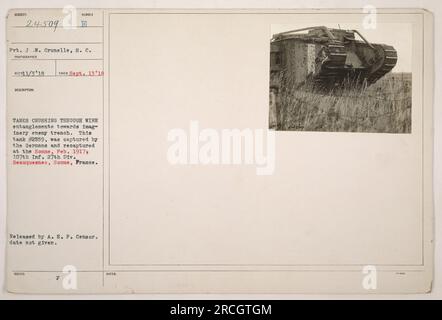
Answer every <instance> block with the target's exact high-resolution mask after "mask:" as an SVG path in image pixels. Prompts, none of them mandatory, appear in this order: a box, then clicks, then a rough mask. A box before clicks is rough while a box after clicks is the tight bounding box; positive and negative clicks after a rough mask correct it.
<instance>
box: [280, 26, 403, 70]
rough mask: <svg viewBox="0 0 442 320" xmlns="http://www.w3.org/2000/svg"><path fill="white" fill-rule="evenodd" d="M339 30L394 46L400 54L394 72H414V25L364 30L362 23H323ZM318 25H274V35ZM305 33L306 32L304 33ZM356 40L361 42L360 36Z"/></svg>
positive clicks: (370, 40)
mask: <svg viewBox="0 0 442 320" xmlns="http://www.w3.org/2000/svg"><path fill="white" fill-rule="evenodd" d="M323 25H324V26H326V27H328V28H335V29H339V26H340V27H341V29H356V30H358V31H359V32H360V33H361V34H362V35H363V36H364V38H365V39H367V40H368V41H369V42H373V43H383V44H388V45H392V46H393V47H394V48H395V49H396V51H397V53H398V61H397V63H396V66H395V67H394V69H393V72H411V70H412V25H411V24H410V23H377V27H376V29H364V27H363V26H362V23H341V24H340V25H339V26H338V24H334V23H323V24H321V26H323ZM313 26H316V24H311V25H307V24H305V23H304V24H279V25H276V24H274V25H272V27H271V33H272V35H273V34H275V33H279V32H284V31H289V30H294V29H301V28H306V27H313ZM303 32H304V31H303ZM355 36H356V39H358V40H361V39H360V38H359V36H358V35H355Z"/></svg>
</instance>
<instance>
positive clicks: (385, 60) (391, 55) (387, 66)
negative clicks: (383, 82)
mask: <svg viewBox="0 0 442 320" xmlns="http://www.w3.org/2000/svg"><path fill="white" fill-rule="evenodd" d="M373 46H374V47H375V48H376V49H377V50H378V53H379V54H380V55H381V59H382V62H381V64H380V65H379V66H378V67H377V68H376V69H375V70H373V71H372V72H371V73H370V74H369V75H368V77H367V81H368V83H369V84H372V83H375V82H376V81H378V80H379V79H380V78H382V77H383V76H384V75H385V74H387V73H388V72H390V71H391V70H392V69H393V68H394V66H395V65H396V62H397V52H396V50H395V49H394V48H393V47H392V46H388V45H385V44H374V45H373Z"/></svg>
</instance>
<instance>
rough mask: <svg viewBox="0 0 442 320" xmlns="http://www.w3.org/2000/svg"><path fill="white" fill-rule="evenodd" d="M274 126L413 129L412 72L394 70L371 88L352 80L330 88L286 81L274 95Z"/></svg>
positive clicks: (396, 131) (293, 127) (310, 129)
mask: <svg viewBox="0 0 442 320" xmlns="http://www.w3.org/2000/svg"><path fill="white" fill-rule="evenodd" d="M272 100H273V101H272ZM270 128H272V129H276V130H293V131H345V132H385V133H410V132H411V74H408V73H390V74H387V75H385V76H384V77H383V78H382V79H380V80H378V81H377V82H376V83H375V84H373V85H371V86H369V87H367V88H361V87H358V86H353V85H351V84H349V85H345V86H342V87H340V88H335V89H333V90H330V91H327V92H319V91H317V90H313V86H311V85H310V84H305V85H303V86H302V87H299V88H295V87H294V86H288V85H286V86H285V87H283V90H281V92H280V93H279V95H278V96H273V98H271V106H270Z"/></svg>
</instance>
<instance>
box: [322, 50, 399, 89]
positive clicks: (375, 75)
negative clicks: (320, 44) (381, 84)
mask: <svg viewBox="0 0 442 320" xmlns="http://www.w3.org/2000/svg"><path fill="white" fill-rule="evenodd" d="M374 47H375V49H376V50H377V55H378V56H379V61H380V62H378V63H377V64H376V65H375V66H374V67H372V69H371V70H367V71H365V72H363V73H360V74H352V76H354V77H358V79H359V81H360V82H362V81H363V80H364V79H366V81H367V82H368V84H373V83H375V82H376V81H377V80H379V79H380V78H382V77H383V76H384V75H385V74H387V73H388V72H390V71H391V70H392V69H393V68H394V66H395V65H396V62H397V52H396V50H394V48H393V47H392V46H389V45H384V44H375V45H374ZM323 50H325V51H326V52H327V57H326V59H325V60H324V61H323V63H322V66H321V69H320V71H319V73H318V74H317V75H316V76H315V77H314V81H315V83H316V84H318V85H320V86H323V87H332V86H335V85H339V84H340V83H342V82H343V81H344V80H345V79H346V78H347V77H348V76H349V75H351V73H352V72H353V71H354V70H352V69H347V68H346V67H345V61H346V59H347V52H346V48H345V46H344V45H343V44H341V43H340V42H337V43H330V44H328V45H326V46H324V48H323Z"/></svg>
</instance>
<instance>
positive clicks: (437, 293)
mask: <svg viewBox="0 0 442 320" xmlns="http://www.w3.org/2000/svg"><path fill="white" fill-rule="evenodd" d="M66 5H73V6H75V7H78V8H87V7H89V8H105V7H106V8H118V7H121V8H129V7H132V8H211V9H212V8H213V9H216V8H362V7H363V6H364V5H373V6H376V7H379V8H382V7H384V8H425V9H427V10H429V11H431V12H433V14H434V21H435V24H434V29H435V36H434V38H435V40H434V41H435V42H434V44H435V55H434V56H435V65H434V66H435V70H439V72H437V71H435V72H436V73H435V97H434V201H435V225H434V226H435V243H436V247H435V275H434V283H433V291H432V293H430V294H426V295H402V296H399V295H387V296H378V295H376V296H374V295H371V296H361V295H352V296H344V295H339V296H337V295H335V296H326V295H253V296H247V295H210V296H207V295H185V296H180V295H164V294H163V295H125V296H119V295H113V296H109V295H106V296H78V295H77V296H52V297H56V298H65V299H79V298H92V299H93V298H97V297H98V298H107V299H114V298H115V299H116V298H123V299H146V298H147V299H149V298H150V299H153V298H155V299H180V298H185V299H198V298H213V299H227V298H238V299H250V298H256V299H258V298H259V299H309V298H320V299H327V298H333V299H342V298H352V299H358V298H367V297H368V298H396V299H411V298H414V299H425V298H430V299H441V298H442V273H441V272H440V270H442V268H441V262H440V258H441V254H440V252H441V242H440V239H441V238H442V223H441V221H440V218H441V217H442V216H441V215H442V211H441V209H442V207H441V206H442V203H441V201H442V197H441V194H442V193H441V191H442V170H441V166H440V164H441V163H442V161H441V160H442V158H441V153H442V148H441V136H442V110H441V108H440V107H439V105H440V103H441V99H442V93H441V91H440V90H438V88H439V87H440V76H441V74H440V70H442V69H441V64H440V61H439V59H441V58H442V55H441V53H440V45H441V43H440V34H439V33H440V31H439V32H438V30H441V29H442V22H441V21H440V19H441V18H442V3H441V2H440V1H438V0H422V1H411V0H400V1H393V0H388V1H386V0H384V1H374V0H372V1H344V0H342V1H316V0H310V1H309V2H308V3H305V2H303V1H302V2H301V1H290V0H279V1H278V0H272V1H270V0H267V1H265V0H262V1H259V0H254V1H253V0H249V1H245V0H236V1H233V0H224V1H222V0H205V1H202V0H200V1H197V0H193V1H191V0H187V1H182V0H181V1H179V0H175V1H173V0H168V1H166V0H164V1H161V0H157V1H155V0H151V1H136V0H126V1H124V2H123V1H115V0H114V1H103V0H102V1H98V0H96V1H93V0H89V1H86V0H81V1H75V0H74V1H60V0H52V1H50V0H46V1H38V2H37V1H31V0H23V1H12V0H4V1H2V2H1V4H0V11H1V13H0V16H1V17H2V20H3V21H2V22H1V23H0V25H1V31H0V45H1V48H0V63H1V69H0V70H1V82H2V84H1V85H0V93H1V99H2V103H1V104H0V113H1V116H0V128H1V131H0V162H1V166H0V247H1V249H2V253H0V268H1V271H0V288H1V292H0V298H1V299H29V298H36V299H39V298H48V297H50V296H43V295H40V296H30V295H17V294H9V293H7V292H6V291H5V285H4V276H5V272H4V268H5V253H4V251H5V250H4V249H5V245H6V243H5V242H6V241H5V240H6V235H5V231H6V162H5V161H6V123H5V119H6V115H5V111H6V110H5V109H6V108H5V107H6V83H5V79H6V72H5V71H6V56H5V55H6V47H5V45H6V41H5V34H6V32H5V29H4V28H5V26H6V23H5V19H4V18H5V17H6V15H7V11H8V9H10V8H37V7H41V8H50V7H55V8H61V7H64V6H66Z"/></svg>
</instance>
